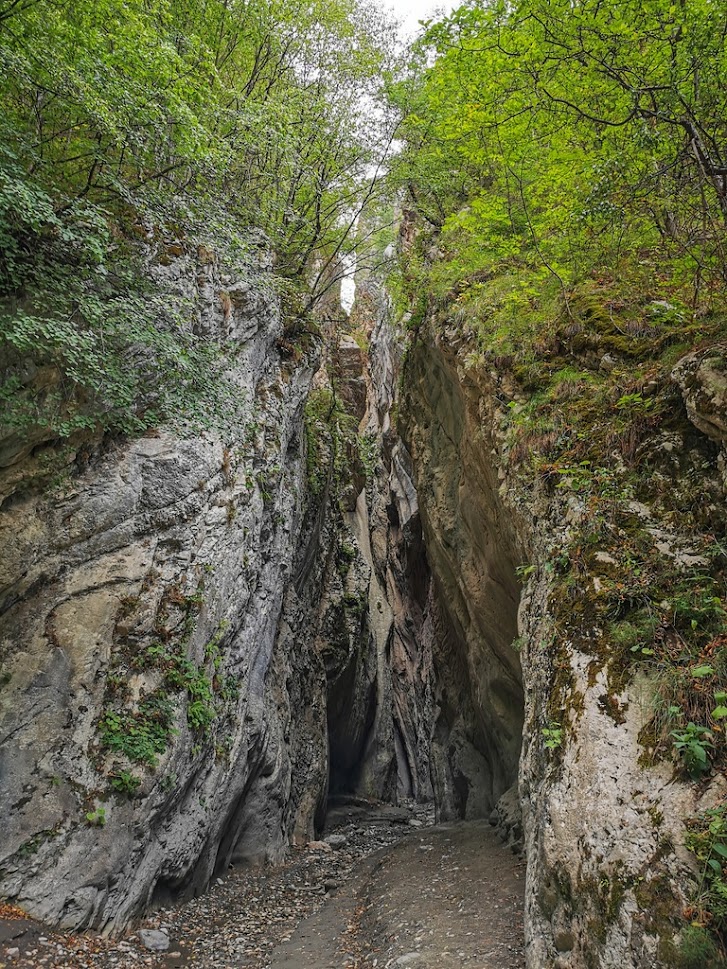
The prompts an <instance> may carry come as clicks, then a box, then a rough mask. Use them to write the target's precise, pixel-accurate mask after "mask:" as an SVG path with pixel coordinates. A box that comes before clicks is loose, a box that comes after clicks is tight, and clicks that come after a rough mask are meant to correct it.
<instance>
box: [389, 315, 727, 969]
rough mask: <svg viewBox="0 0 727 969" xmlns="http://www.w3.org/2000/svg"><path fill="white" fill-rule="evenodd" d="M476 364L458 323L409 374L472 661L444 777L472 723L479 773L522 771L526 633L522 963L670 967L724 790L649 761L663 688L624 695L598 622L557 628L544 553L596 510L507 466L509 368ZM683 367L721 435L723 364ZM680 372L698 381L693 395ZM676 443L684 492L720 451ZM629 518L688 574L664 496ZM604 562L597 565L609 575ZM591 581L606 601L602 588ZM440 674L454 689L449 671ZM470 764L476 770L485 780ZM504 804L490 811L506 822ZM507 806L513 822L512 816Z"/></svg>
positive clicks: (446, 606)
mask: <svg viewBox="0 0 727 969" xmlns="http://www.w3.org/2000/svg"><path fill="white" fill-rule="evenodd" d="M467 357H468V351H467V345H466V343H465V342H464V341H463V340H462V338H461V336H459V335H458V334H457V333H456V332H448V331H445V332H443V333H439V332H435V330H434V328H433V327H428V328H426V329H425V330H424V331H420V333H419V339H418V341H417V343H416V344H415V345H414V346H413V348H412V350H411V351H410V357H409V360H410V364H409V366H408V368H407V372H406V375H405V385H406V387H407V388H408V390H407V397H406V400H405V406H404V412H405V414H406V419H407V428H406V439H407V443H408V445H409V449H410V452H411V454H412V458H413V466H414V480H415V482H416V484H417V489H418V495H419V501H420V505H421V510H422V511H421V513H422V519H423V522H424V533H425V537H426V545H427V554H428V558H429V561H430V563H431V565H432V571H433V573H434V575H435V580H436V585H437V591H438V593H439V604H440V607H441V609H442V610H443V612H444V615H445V617H446V619H447V621H448V627H449V633H450V638H449V641H448V647H449V649H448V653H447V654H446V655H447V656H448V659H449V662H450V664H451V665H452V666H454V665H455V657H456V656H458V655H459V656H460V657H461V659H460V662H461V664H462V671H461V672H460V673H459V675H457V674H456V672H453V673H452V678H453V680H454V682H457V683H458V684H459V685H460V692H459V697H460V702H459V704H458V706H457V707H456V708H455V709H451V710H446V708H443V709H442V711H441V712H440V721H439V723H440V729H442V727H441V724H442V722H444V724H445V725H446V729H447V730H448V731H449V733H450V736H452V735H453V742H450V743H449V745H448V755H449V758H450V759H449V762H448V764H447V765H446V770H448V771H449V774H447V773H446V770H444V771H442V775H441V776H443V777H444V779H445V780H447V779H449V778H454V777H456V767H455V766H453V765H456V764H457V761H458V759H461V758H462V750H463V746H462V741H463V740H465V737H466V733H465V729H466V727H467V726H469V727H470V730H471V725H472V724H477V725H479V726H480V729H481V731H482V732H481V734H480V736H479V738H477V737H476V735H475V738H474V739H475V742H474V743H472V741H471V740H469V737H472V736H473V733H472V732H470V735H469V737H467V739H466V740H465V743H466V742H467V741H469V744H468V745H467V746H466V747H465V748H464V749H466V750H468V751H474V755H473V756H476V757H477V758H479V763H480V764H482V767H483V776H485V777H487V778H488V779H491V778H492V777H495V778H497V780H498V782H499V784H500V785H501V786H500V792H502V791H503V790H504V787H503V786H502V785H503V784H504V782H505V779H506V777H507V769H508V768H509V770H510V772H512V771H513V767H514V764H515V761H516V760H517V751H516V748H517V737H516V731H517V725H518V723H519V722H520V719H519V718H520V715H521V714H520V713H519V712H518V711H517V705H518V704H517V699H516V698H517V692H516V691H515V690H512V689H508V690H506V691H504V692H503V683H506V684H509V683H510V682H511V679H510V677H512V680H514V681H517V676H516V671H517V666H516V662H517V659H516V657H517V654H516V653H515V651H514V650H511V651H510V652H511V654H512V655H511V656H510V658H509V659H508V653H507V650H508V643H509V642H510V641H511V640H512V638H514V636H515V635H516V634H519V636H518V647H519V649H520V653H519V657H520V660H521V664H522V676H523V685H524V703H525V707H524V714H525V716H524V726H523V748H522V755H521V758H520V768H519V802H520V807H521V809H522V829H523V835H524V845H525V853H526V857H527V884H526V945H527V964H528V967H529V969H542V967H543V966H551V965H552V966H556V965H557V966H560V967H563V969H566V967H567V969H591V967H595V966H598V967H604V969H605V967H611V969H616V967H619V969H624V967H632V969H636V967H638V969H662V967H666V966H668V965H671V964H672V963H671V962H670V961H669V958H670V957H669V954H668V953H669V951H670V949H669V947H670V945H671V944H672V942H673V940H674V938H675V935H676V933H677V932H678V931H679V929H680V927H681V926H683V924H684V923H683V914H682V913H683V910H684V907H685V905H686V904H687V900H688V899H687V894H688V892H689V891H690V886H691V885H692V879H693V877H694V868H693V865H694V859H693V857H692V856H690V855H689V853H688V852H687V851H686V850H685V848H684V847H683V845H684V831H685V829H684V819H685V818H687V817H690V816H692V815H694V814H695V813H697V812H698V811H700V810H704V809H706V808H709V807H711V806H713V805H715V804H718V803H720V801H721V799H722V798H723V796H724V783H723V781H722V780H721V779H720V778H718V777H716V778H713V779H712V780H711V781H710V782H709V783H705V784H704V785H702V786H701V787H697V786H695V785H691V784H687V783H683V782H679V781H678V780H676V779H675V777H674V769H673V765H671V764H668V763H663V762H662V763H660V764H656V765H653V766H648V767H646V766H645V765H644V760H643V755H644V747H643V746H642V744H641V743H640V741H639V738H640V734H641V732H642V730H643V728H644V727H645V725H646V724H647V723H648V722H649V720H650V718H651V713H652V706H651V702H652V698H653V695H654V684H653V683H651V682H649V680H648V679H647V678H646V677H644V676H635V677H633V678H632V679H631V680H630V681H629V682H627V684H626V685H625V686H620V687H619V688H618V689H615V687H614V685H613V684H612V683H611V682H609V675H608V669H607V656H606V657H605V658H604V657H603V654H602V653H601V654H599V652H598V642H599V640H600V638H601V637H602V636H603V634H604V631H603V630H601V629H599V628H596V627H594V626H592V625H589V624H588V621H587V620H583V621H581V620H580V619H579V618H578V617H579V616H580V615H585V616H587V615H588V613H587V610H585V611H583V612H579V613H578V615H577V616H576V617H574V620H573V622H572V624H571V625H570V626H569V627H568V628H569V629H570V630H571V633H570V634H568V633H566V632H564V629H563V627H558V626H556V621H555V616H554V610H553V602H554V600H553V598H552V596H553V593H554V588H553V571H552V566H551V567H550V568H548V562H549V560H550V558H551V556H552V555H553V554H554V553H555V552H557V550H558V549H562V548H564V547H566V544H567V539H568V535H569V530H570V529H571V528H573V527H577V525H578V524H579V523H580V522H582V521H583V520H584V516H585V515H587V509H586V508H585V506H584V504H583V503H582V502H578V501H577V500H574V499H573V498H572V497H571V498H568V497H566V496H564V495H562V494H558V493H557V492H556V493H553V492H548V491H547V489H546V488H544V487H540V486H538V485H536V486H535V487H534V488H532V486H531V487H530V488H529V489H528V490H527V491H526V490H525V489H524V487H523V482H522V480H521V479H518V478H516V477H515V475H514V474H513V472H512V470H511V467H510V465H509V462H508V454H507V436H506V433H505V429H506V427H507V424H508V413H507V409H506V405H507V402H508V401H509V400H510V399H512V394H511V393H509V392H503V391H504V390H505V388H504V385H503V382H502V381H503V378H502V377H501V375H499V374H498V373H496V372H492V373H489V372H488V371H487V369H486V367H485V366H483V365H479V366H473V365H472V362H471V360H468V359H467ZM709 359H710V360H712V359H713V357H711V356H710V357H709ZM684 368H685V369H684V370H683V371H681V374H682V376H679V377H678V379H679V380H680V382H682V386H683V389H684V387H686V390H685V395H686V397H687V406H688V408H689V412H690V417H691V419H692V420H693V421H694V423H695V424H696V426H697V427H699V426H700V422H701V423H702V429H703V430H704V432H705V433H706V434H708V435H709V436H710V437H711V438H713V439H714V438H715V436H716V435H717V434H718V433H719V434H721V431H719V432H718V431H717V430H716V428H718V427H719V423H720V418H719V417H718V413H719V410H720V406H721V405H715V402H716V401H717V398H718V395H719V387H720V386H721V384H720V380H719V379H718V371H719V368H718V367H717V365H716V364H715V363H710V364H709V365H706V364H703V362H702V359H701V357H700V358H699V359H695V360H693V361H692V362H691V363H690V364H685V365H684ZM719 372H721V371H719ZM685 373H686V374H688V375H690V376H689V380H694V381H695V383H694V384H693V385H692V386H691V389H690V385H689V383H688V382H687V378H686V377H684V376H683V375H684V374H685ZM696 375H698V378H697V376H696ZM715 375H717V376H715ZM697 383H698V384H699V387H701V388H702V389H701V390H698V389H697ZM706 386H709V388H710V389H709V391H706V390H705V389H704V388H705V387H706ZM689 395H691V400H692V403H691V405H690V403H689V399H688V398H689ZM708 402H709V404H708ZM712 408H714V410H712ZM708 411H709V413H710V416H709V417H707V412H708ZM722 413H723V410H722ZM674 438H675V440H674V442H673V444H672V442H670V440H669V438H668V436H667V435H665V436H664V437H663V438H662V437H661V436H656V437H655V438H654V439H653V440H652V441H649V442H647V443H646V444H645V445H644V449H645V450H644V453H645V454H646V453H648V460H649V461H650V467H652V468H653V469H654V470H653V474H654V475H661V476H662V478H663V480H664V482H665V487H668V488H669V489H671V490H672V492H673V493H674V492H676V493H681V492H682V491H684V493H685V494H687V495H688V494H689V493H690V492H689V487H690V482H691V480H692V475H690V474H689V470H690V469H693V468H694V467H699V468H702V469H704V468H707V467H711V466H713V460H712V457H711V456H710V449H712V450H713V446H712V445H710V444H709V442H706V441H705V440H704V439H702V440H701V441H698V440H692V439H691V437H690V436H689V433H688V429H684V430H683V431H682V430H680V431H678V432H676V431H675V432H674ZM646 448H648V452H647V451H646ZM710 462H712V464H710ZM700 487H701V488H702V491H703V494H704V500H705V501H706V502H708V503H709V504H708V507H709V508H710V509H711V512H710V513H714V510H715V508H718V507H719V504H718V502H720V501H721V502H722V503H723V502H724V495H722V496H721V497H719V496H718V495H717V494H716V492H715V488H717V490H718V486H717V485H716V484H715V482H714V481H712V480H711V478H710V476H709V474H707V473H706V472H705V473H704V481H703V484H701V485H700ZM634 504H635V505H636V504H638V503H634ZM631 511H632V514H634V515H636V516H637V517H638V518H639V519H640V521H641V522H642V523H644V524H645V525H648V524H649V523H651V525H650V527H653V528H656V529H658V530H659V534H658V535H654V533H653V532H652V533H651V534H652V536H653V537H654V539H655V541H656V540H658V541H661V542H662V543H663V544H664V546H665V547H664V549H662V554H663V555H665V556H667V557H668V558H669V560H670V561H671V562H672V563H673V565H674V567H676V568H681V567H688V561H689V560H688V556H689V554H690V550H689V549H688V548H687V547H686V546H685V544H684V539H683V537H679V536H677V535H676V534H675V533H674V530H673V529H672V528H671V527H670V526H669V524H668V522H666V521H665V520H662V519H660V518H659V508H658V506H657V505H656V504H655V506H654V507H653V508H650V507H647V506H645V505H641V506H639V507H634V508H632V509H631ZM662 532H663V535H662V534H661V533H662ZM595 561H597V562H598V567H599V568H606V569H607V568H610V567H612V566H611V565H610V563H609V562H607V561H603V559H601V560H600V561H598V560H595ZM682 563H683V565H682ZM517 564H527V565H528V566H529V569H528V578H527V582H526V583H525V587H524V589H523V592H522V597H521V598H520V602H519V606H518V601H517V600H518V597H517V592H516V591H514V590H513V582H512V579H513V575H512V573H513V571H514V566H515V565H517ZM508 569H509V570H510V575H509V576H508V574H507V570H508ZM595 579H597V576H595V577H594V580H595ZM584 588H585V589H586V590H587V589H588V583H586V584H585V585H584ZM591 588H593V590H594V594H597V592H598V588H597V585H596V584H595V581H594V582H593V583H591ZM513 591H514V594H513ZM581 595H586V596H587V595H588V592H587V591H586V592H585V593H581ZM516 613H517V623H516V622H515V616H516ZM463 644H464V647H465V648H464V649H463V648H462V647H463ZM440 655H441V654H440ZM436 661H437V655H436V654H435V663H436ZM441 669H442V667H441V666H440V667H438V671H439V670H441ZM455 677H456V679H455ZM437 679H438V685H439V689H440V691H442V695H443V696H444V697H446V696H447V694H448V689H447V680H446V671H444V673H441V672H440V673H439V675H438V677H437ZM564 684H565V685H564ZM450 690H451V687H450ZM554 691H558V692H555V694H554ZM453 693H454V691H453V690H452V692H451V693H450V695H453ZM553 695H555V696H558V697H562V701H561V708H560V709H559V710H556V713H555V715H556V716H557V717H558V720H559V724H560V729H562V739H561V740H560V741H556V743H555V746H556V747H557V748H558V749H557V751H555V752H554V751H550V750H548V749H547V748H546V746H545V744H544V736H543V729H544V728H547V727H549V725H550V724H551V722H552V718H553V717H554V713H553V705H552V702H551V697H552V696H553ZM505 697H509V698H510V701H509V702H505ZM604 698H610V700H609V702H608V703H606V702H604ZM614 710H616V711H617V712H618V715H614ZM458 717H460V718H461V719H460V720H459V721H458ZM451 724H454V725H455V726H454V728H453V727H452V726H451ZM459 724H461V726H459ZM460 738H462V740H460ZM458 741H459V744H458ZM476 763H477V762H475V763H474V764H473V763H472V762H470V763H468V764H466V776H467V778H468V780H469V779H470V778H475V782H474V784H475V785H476V777H477V768H476ZM462 773H464V771H463V772H462ZM469 783H470V784H472V781H469ZM490 783H492V781H491V780H490ZM473 786H474V785H473ZM435 789H436V790H437V793H438V797H439V800H440V802H441V801H443V794H442V791H444V795H445V796H446V795H447V794H448V790H447V787H446V784H445V783H442V782H441V781H440V782H439V784H437V783H435ZM487 794H488V792H487V790H485V796H484V797H483V801H484V802H486V801H487ZM489 794H490V798H491V797H492V792H491V791H490V792H489ZM490 803H492V801H490ZM500 804H501V808H504V807H505V805H504V803H503V802H502V801H501V802H500ZM501 808H498V810H497V812H496V813H495V815H494V817H493V820H496V821H498V822H499V821H500V819H501V816H502V815H501ZM510 808H512V805H510ZM504 813H505V814H506V815H508V816H509V818H510V820H509V822H508V823H509V824H510V825H512V826H513V829H516V827H517V819H516V816H514V815H516V812H513V811H512V810H511V809H508V810H506V811H505V812H504Z"/></svg>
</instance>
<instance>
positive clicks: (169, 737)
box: [0, 250, 328, 931]
mask: <svg viewBox="0 0 727 969" xmlns="http://www.w3.org/2000/svg"><path fill="white" fill-rule="evenodd" d="M165 271H166V272H168V273H171V274H173V276H174V278H175V279H176V282H177V285H178V288H179V291H180V293H181V294H182V295H184V296H186V297H188V298H192V299H193V300H194V302H195V305H196V306H197V307H198V325H199V326H200V327H206V328H215V330H216V331H217V332H218V333H219V334H220V335H221V336H223V337H224V339H226V340H227V342H228V345H229V346H230V351H231V367H232V371H233V376H234V380H235V383H236V385H237V387H238V389H239V394H240V397H241V399H242V400H243V401H244V407H245V414H246V420H245V421H244V424H243V425H242V426H240V427H239V428H238V429H237V432H236V436H235V439H234V440H232V441H225V442H224V443H223V442H222V441H221V440H220V439H219V438H217V437H215V435H213V434H194V435H190V436H188V437H185V436H180V435H179V434H173V433H171V432H170V431H168V430H165V429H160V430H159V431H158V432H156V433H150V434H147V435H146V436H144V437H142V438H140V439H137V440H133V441H127V442H110V443H109V442H106V443H105V444H103V445H102V444H100V443H99V444H98V445H97V446H96V448H95V451H94V453H93V454H92V456H91V457H90V459H89V460H88V461H87V464H86V466H85V469H84V470H82V471H80V472H77V471H76V472H73V473H71V475H70V477H69V478H68V480H67V482H66V483H64V484H62V485H61V486H60V490H58V489H56V490H55V491H54V492H52V493H51V494H50V495H49V494H48V493H39V492H34V491H29V492H25V493H23V492H22V491H19V490H15V485H16V483H17V482H18V481H22V478H23V469H22V467H20V465H19V464H18V463H17V462H16V463H15V464H14V465H12V466H11V467H10V469H9V471H8V473H7V475H6V480H7V481H9V485H8V489H7V490H8V491H9V492H10V496H9V497H8V498H7V499H6V501H5V503H4V505H3V507H2V515H1V516H0V542H1V543H2V548H3V554H2V566H1V568H0V610H1V614H0V657H1V659H2V682H3V685H2V691H1V693H0V717H1V719H0V723H1V727H0V731H1V732H0V738H1V741H2V746H1V747H0V777H2V783H1V784H0V813H1V814H2V817H3V818H4V823H3V831H4V837H3V842H2V845H1V846H0V855H1V857H0V886H1V887H0V892H2V894H3V895H4V896H5V897H7V898H9V899H12V900H13V901H14V902H16V903H17V904H19V905H21V906H22V907H24V908H26V909H27V910H28V911H29V912H31V913H33V914H34V915H37V916H40V917H43V918H45V919H48V920H49V921H50V922H52V923H54V924H57V925H63V926H72V927H75V928H79V927H83V926H87V925H93V926H97V927H100V928H103V929H104V930H108V931H111V930H115V929H118V928H120V927H122V926H124V925H125V924H126V923H127V922H128V921H129V919H131V918H132V917H133V916H135V915H137V914H139V913H140V912H141V911H142V910H143V909H144V908H145V907H147V905H148V904H149V903H151V902H152V901H153V900H155V899H159V900H168V898H169V897H170V896H171V895H175V896H176V895H178V894H180V893H182V894H183V893H185V892H193V891H199V890H201V889H202V888H204V886H205V885H206V883H207V881H208V880H209V878H210V877H211V876H212V875H213V873H214V872H215V871H218V870H223V869H224V868H225V867H226V865H227V863H228V861H229V860H230V859H231V858H233V857H246V858H249V857H252V856H260V855H263V856H268V857H271V856H276V855H279V854H280V853H281V852H282V851H283V850H284V849H285V846H286V844H287V842H288V838H289V835H290V834H291V833H292V832H297V833H298V835H299V836H302V837H304V836H309V835H311V834H312V832H313V824H314V816H315V813H316V810H317V809H318V807H319V802H320V801H321V800H322V798H323V797H324V795H325V788H326V782H327V765H328V743H327V734H326V714H325V711H326V681H325V671H324V668H323V663H322V661H321V659H320V657H319V656H318V655H317V653H316V651H315V650H314V649H313V648H312V644H311V642H310V641H309V640H308V639H307V637H306V636H305V630H304V629H298V631H297V632H296V634H295V635H294V636H293V637H292V640H291V637H290V636H289V635H288V636H286V635H279V634H278V629H279V623H280V617H281V612H282V610H283V605H284V602H285V598H286V590H287V588H288V584H289V582H290V578H291V576H292V574H293V570H294V568H295V556H296V549H297V546H298V543H297V536H298V533H299V531H300V529H301V522H302V519H303V514H304V508H305V500H306V494H305V442H304V439H303V435H302V413H303V408H304V404H305V399H306V396H307V394H308V390H309V386H310V381H311V378H312V374H313V372H314V370H315V369H316V367H317V359H316V355H315V352H313V351H310V352H309V353H308V355H305V354H304V355H303V357H302V358H301V359H300V360H299V361H298V362H297V363H296V364H295V365H292V364H290V363H288V362H286V360H284V359H283V358H281V355H280V353H279V352H278V349H277V342H278V340H279V338H280V336H281V332H282V325H281V320H280V313H279V309H278V306H277V302H276V300H275V299H274V298H273V297H272V296H266V295H265V294H264V292H263V291H261V290H259V289H256V288H255V287H251V285H250V284H249V283H248V282H246V281H245V279H244V278H236V277H234V276H230V274H229V273H230V271H229V270H225V268H224V267H223V266H221V265H220V264H219V261H218V260H217V258H216V257H215V256H214V255H213V254H211V253H210V252H209V251H207V250H200V252H197V253H193V252H192V253H188V254H187V255H183V256H181V257H180V258H179V259H176V260H175V261H174V262H173V264H172V266H171V267H169V268H168V269H167V270H165ZM21 457H22V458H23V460H26V458H25V457H24V456H22V455H21ZM27 460H30V458H27ZM152 762H153V765H152Z"/></svg>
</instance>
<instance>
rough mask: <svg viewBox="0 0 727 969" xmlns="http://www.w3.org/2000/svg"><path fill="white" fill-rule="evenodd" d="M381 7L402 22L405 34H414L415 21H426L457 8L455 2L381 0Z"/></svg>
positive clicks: (415, 29) (445, 0)
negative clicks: (391, 12) (390, 11)
mask: <svg viewBox="0 0 727 969" xmlns="http://www.w3.org/2000/svg"><path fill="white" fill-rule="evenodd" d="M383 6H385V7H389V8H390V9H392V10H393V11H394V14H395V15H396V17H397V18H398V19H399V20H403V21H404V28H403V29H404V31H405V32H406V33H416V32H417V30H418V26H417V21H418V20H427V19H428V18H429V17H431V16H433V15H434V14H435V13H437V12H441V11H442V10H444V11H446V12H449V11H450V10H451V9H452V8H453V7H454V6H457V2H456V0H383Z"/></svg>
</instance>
